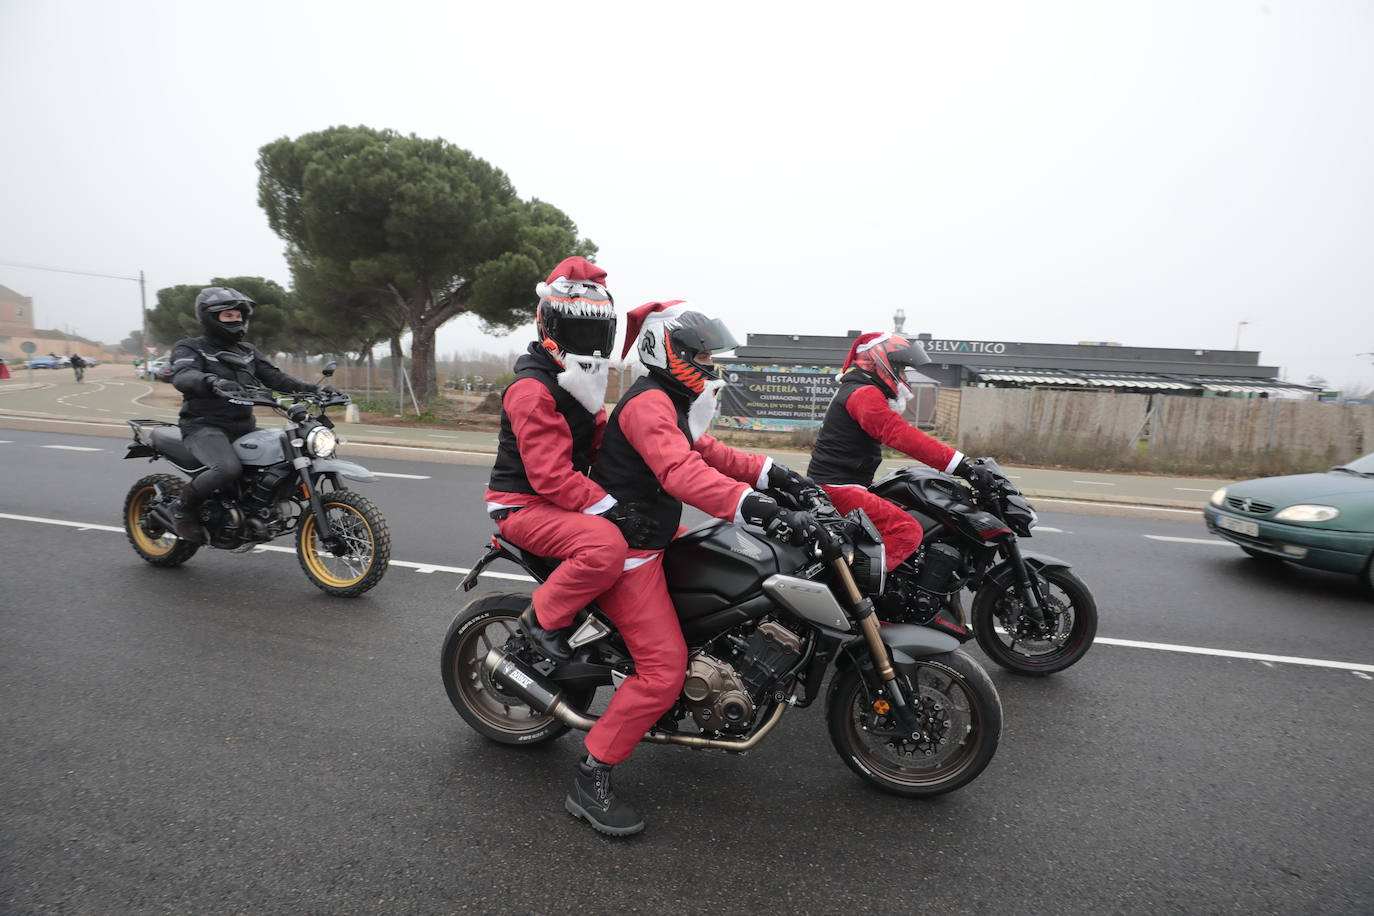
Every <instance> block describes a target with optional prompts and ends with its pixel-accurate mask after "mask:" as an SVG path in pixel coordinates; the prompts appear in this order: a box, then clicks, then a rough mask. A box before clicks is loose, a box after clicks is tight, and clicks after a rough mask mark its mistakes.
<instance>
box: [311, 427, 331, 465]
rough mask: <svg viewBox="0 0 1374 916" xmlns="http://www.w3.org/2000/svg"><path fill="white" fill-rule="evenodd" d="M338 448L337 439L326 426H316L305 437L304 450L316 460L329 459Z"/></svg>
mask: <svg viewBox="0 0 1374 916" xmlns="http://www.w3.org/2000/svg"><path fill="white" fill-rule="evenodd" d="M338 448H339V437H338V436H336V435H334V430H332V429H330V428H329V427H327V426H316V427H315V428H314V429H312V430H311V431H310V432H308V433H306V435H305V450H306V451H307V452H309V453H310V454H312V455H314V456H315V457H316V458H329V457H330V456H332V455H333V454H334V453H335V452H336V451H338Z"/></svg>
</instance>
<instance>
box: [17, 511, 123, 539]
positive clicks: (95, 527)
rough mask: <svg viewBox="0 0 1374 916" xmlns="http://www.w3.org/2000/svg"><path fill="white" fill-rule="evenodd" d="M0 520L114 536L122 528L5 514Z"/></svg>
mask: <svg viewBox="0 0 1374 916" xmlns="http://www.w3.org/2000/svg"><path fill="white" fill-rule="evenodd" d="M0 518H8V519H11V520H12V521H16V522H38V523H39V524H41V525H62V526H63V527H65V528H80V529H81V530H83V531H87V530H89V531H113V532H115V533H116V534H123V533H124V529H123V528H116V527H114V526H113V525H92V524H91V523H90V522H66V521H63V520H62V519H60V518H39V517H38V516H34V515H10V514H9V513H7V512H0Z"/></svg>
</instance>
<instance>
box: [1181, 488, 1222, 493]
mask: <svg viewBox="0 0 1374 916" xmlns="http://www.w3.org/2000/svg"><path fill="white" fill-rule="evenodd" d="M1174 489H1175V490H1182V491H1183V492H1185V493H1215V492H1216V487H1213V488H1212V489H1210V490H1203V489H1199V488H1198V487H1174Z"/></svg>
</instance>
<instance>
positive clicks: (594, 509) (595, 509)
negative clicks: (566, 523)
mask: <svg viewBox="0 0 1374 916" xmlns="http://www.w3.org/2000/svg"><path fill="white" fill-rule="evenodd" d="M615 504H616V498H615V497H614V496H612V495H611V494H609V493H607V494H606V495H605V496H603V497H601V499H599V500H597V502H596V503H595V504H594V505H591V506H588V507H587V508H585V509H583V510H582V514H583V515H600V514H601V513H602V512H605V511H607V510H608V509H610V508H611V507H613V506H614V505H615Z"/></svg>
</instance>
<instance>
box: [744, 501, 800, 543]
mask: <svg viewBox="0 0 1374 916" xmlns="http://www.w3.org/2000/svg"><path fill="white" fill-rule="evenodd" d="M740 515H742V516H743V517H744V521H745V522H746V523H748V524H750V525H758V526H759V527H760V528H762V529H763V530H764V531H766V532H768V534H770V535H773V536H775V537H778V538H780V539H782V540H784V541H789V542H791V543H793V544H800V543H803V542H804V541H807V540H812V539H815V538H816V537H817V536H818V535H819V533H820V523H819V522H818V521H816V516H814V515H812V514H811V513H810V512H794V511H793V510H791V509H784V508H783V507H782V506H779V505H778V504H777V502H775V501H774V500H773V498H772V497H769V496H764V495H763V494H762V493H750V494H749V495H748V496H746V497H744V501H743V502H742V503H740Z"/></svg>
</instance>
